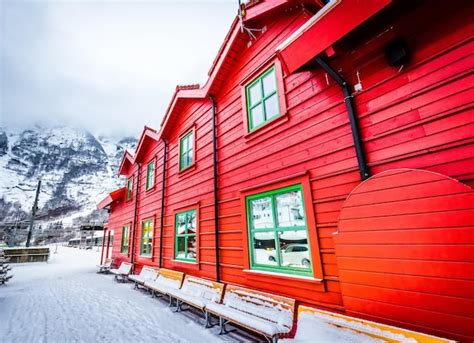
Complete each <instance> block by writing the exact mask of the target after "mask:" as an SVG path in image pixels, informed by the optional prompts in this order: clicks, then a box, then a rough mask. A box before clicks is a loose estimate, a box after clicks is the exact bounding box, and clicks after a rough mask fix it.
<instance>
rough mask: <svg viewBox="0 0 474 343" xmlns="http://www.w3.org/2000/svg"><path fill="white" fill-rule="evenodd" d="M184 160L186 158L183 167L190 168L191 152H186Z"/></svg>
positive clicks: (191, 161) (191, 162)
mask: <svg viewBox="0 0 474 343" xmlns="http://www.w3.org/2000/svg"><path fill="white" fill-rule="evenodd" d="M185 158H186V162H185V166H186V167H188V166H190V165H191V164H193V152H192V150H190V151H188V152H187V153H186V156H185Z"/></svg>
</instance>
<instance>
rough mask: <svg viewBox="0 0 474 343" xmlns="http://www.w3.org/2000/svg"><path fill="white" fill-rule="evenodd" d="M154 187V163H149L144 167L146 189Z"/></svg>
mask: <svg viewBox="0 0 474 343" xmlns="http://www.w3.org/2000/svg"><path fill="white" fill-rule="evenodd" d="M154 185H155V161H151V162H150V163H148V165H147V166H146V189H147V190H148V189H150V188H152V187H153V186H154Z"/></svg>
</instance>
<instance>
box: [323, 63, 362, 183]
mask: <svg viewBox="0 0 474 343" xmlns="http://www.w3.org/2000/svg"><path fill="white" fill-rule="evenodd" d="M314 60H315V61H316V63H318V64H319V65H320V66H321V68H323V69H324V70H325V71H326V72H327V73H328V74H329V75H331V77H332V78H333V79H334V80H335V81H336V82H337V84H338V85H339V86H341V88H342V92H343V94H344V102H345V103H346V108H347V115H348V116H349V122H350V124H351V131H352V139H353V140H354V146H355V150H356V156H357V163H358V164H359V173H360V179H361V180H362V181H364V180H366V179H368V178H369V176H370V174H369V168H368V166H367V162H366V160H365V155H364V148H363V143H362V140H361V138H360V132H359V125H358V123H357V119H356V117H355V109H354V102H353V100H352V99H353V96H352V92H351V86H350V85H349V84H348V83H347V81H346V80H344V78H343V77H342V76H341V74H339V73H338V72H337V71H335V70H334V68H333V67H331V66H330V65H329V63H328V62H327V61H326V60H325V59H324V58H322V57H321V56H316V57H315V59H314Z"/></svg>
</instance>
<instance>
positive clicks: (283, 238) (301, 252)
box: [278, 230, 311, 269]
mask: <svg viewBox="0 0 474 343" xmlns="http://www.w3.org/2000/svg"><path fill="white" fill-rule="evenodd" d="M278 236H279V239H280V253H281V266H282V267H292V268H302V269H309V268H310V267H311V262H310V261H311V259H310V256H309V248H308V236H307V233H306V230H295V231H280V232H279V233H278Z"/></svg>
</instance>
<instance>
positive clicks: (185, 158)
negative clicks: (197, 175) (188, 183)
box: [179, 130, 194, 171]
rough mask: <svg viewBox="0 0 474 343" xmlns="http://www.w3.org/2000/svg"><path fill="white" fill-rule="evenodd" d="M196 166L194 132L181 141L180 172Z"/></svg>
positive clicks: (190, 132)
mask: <svg viewBox="0 0 474 343" xmlns="http://www.w3.org/2000/svg"><path fill="white" fill-rule="evenodd" d="M193 164H194V130H191V131H189V132H188V133H187V134H185V135H184V136H183V137H181V138H180V139H179V170H180V171H182V170H185V169H187V168H189V167H191V166H192V165H193Z"/></svg>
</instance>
